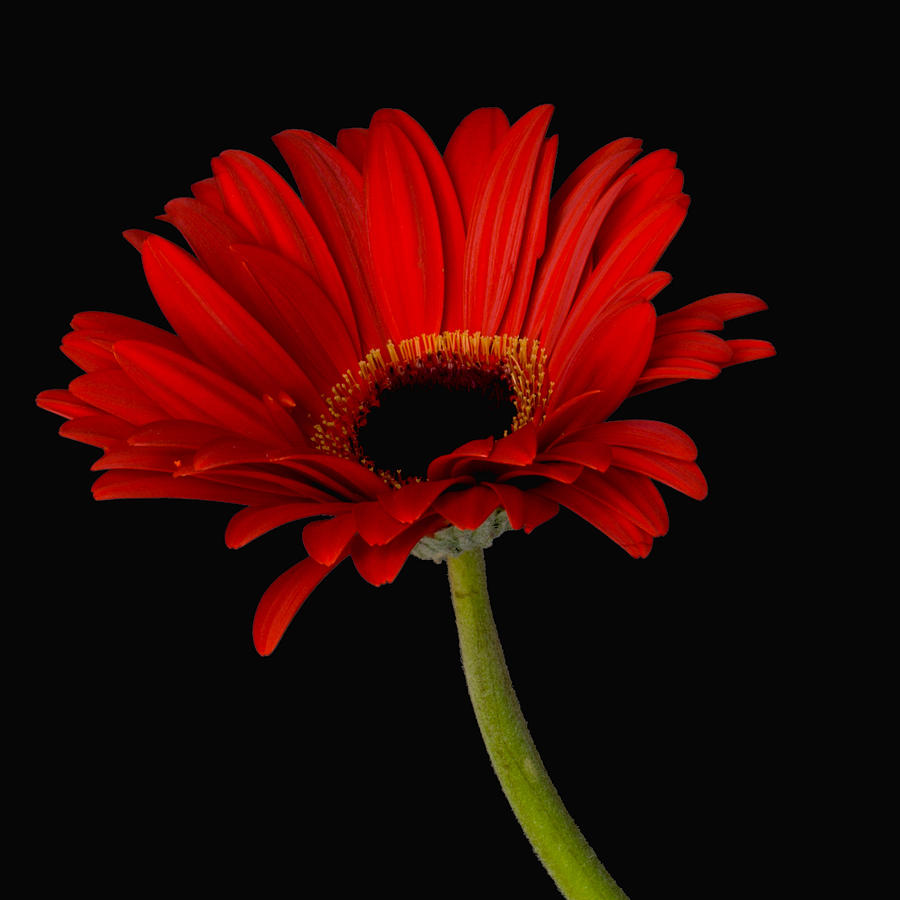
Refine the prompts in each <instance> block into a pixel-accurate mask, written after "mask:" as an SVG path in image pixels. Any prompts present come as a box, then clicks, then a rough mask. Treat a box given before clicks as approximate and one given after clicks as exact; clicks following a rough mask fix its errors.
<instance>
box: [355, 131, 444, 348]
mask: <svg viewBox="0 0 900 900" xmlns="http://www.w3.org/2000/svg"><path fill="white" fill-rule="evenodd" d="M364 175H365V197H366V222H367V225H368V238H369V247H370V248H371V252H372V268H373V271H374V275H375V285H376V286H377V289H378V301H379V306H380V308H381V311H382V316H383V317H384V318H385V319H386V320H387V324H388V328H389V329H390V333H391V337H392V338H393V340H394V341H395V342H399V341H401V340H403V339H404V338H407V337H411V336H413V335H418V334H424V333H433V332H436V331H438V330H440V326H441V319H442V317H443V309H444V255H443V249H442V246H441V233H440V224H439V220H438V215H437V208H436V207H435V202H434V196H433V194H432V192H431V185H430V184H429V182H428V177H427V175H426V174H425V168H424V166H423V165H422V161H421V160H420V158H419V155H418V153H417V152H416V149H415V147H414V146H413V144H412V142H411V141H410V140H409V138H407V137H406V135H405V134H404V133H403V131H402V130H401V129H400V128H399V127H397V126H396V125H394V124H392V123H391V122H389V121H385V120H384V119H383V118H382V119H379V118H377V117H376V118H375V119H373V121H372V127H371V128H370V129H369V139H368V143H367V146H366V164H365V168H364Z"/></svg>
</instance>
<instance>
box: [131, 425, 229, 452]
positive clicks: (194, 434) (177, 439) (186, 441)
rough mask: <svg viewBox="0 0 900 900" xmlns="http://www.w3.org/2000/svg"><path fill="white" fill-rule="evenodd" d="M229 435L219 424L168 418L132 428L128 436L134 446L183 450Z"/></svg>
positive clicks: (193, 448) (195, 448)
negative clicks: (135, 428)
mask: <svg viewBox="0 0 900 900" xmlns="http://www.w3.org/2000/svg"><path fill="white" fill-rule="evenodd" d="M228 436H229V432H228V431H226V430H225V429H224V428H220V427H219V426H217V425H208V424H206V423H205V422H191V421H188V420H181V419H167V420H166V421H164V422H152V423H151V424H149V425H146V426H144V427H143V428H138V429H137V430H132V433H131V434H130V435H129V436H128V443H129V444H131V445H132V446H134V447H178V448H181V449H183V450H198V449H199V448H200V447H203V446H204V445H206V444H211V443H212V442H213V441H217V440H219V438H223V437H228Z"/></svg>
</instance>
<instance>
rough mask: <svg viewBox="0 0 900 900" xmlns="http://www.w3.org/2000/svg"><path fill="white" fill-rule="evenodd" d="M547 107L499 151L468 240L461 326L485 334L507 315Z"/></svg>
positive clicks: (548, 114)
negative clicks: (489, 324)
mask: <svg viewBox="0 0 900 900" xmlns="http://www.w3.org/2000/svg"><path fill="white" fill-rule="evenodd" d="M552 114H553V108H552V107H551V106H539V107H537V108H536V109H533V110H532V111H531V112H529V113H526V114H525V115H524V116H522V118H521V119H519V121H518V122H516V124H515V125H513V127H512V128H511V129H510V130H509V132H508V133H507V135H506V136H505V138H504V139H503V142H502V143H501V144H500V146H499V147H498V148H497V150H496V152H495V154H494V157H493V159H492V162H491V171H490V174H489V176H488V177H487V178H486V180H485V181H483V182H482V185H481V188H480V189H479V193H478V197H477V198H476V200H475V205H474V207H473V211H472V218H471V221H470V222H469V228H468V233H467V235H466V259H465V279H464V294H463V324H464V326H465V327H467V328H469V329H471V330H476V331H478V330H480V331H484V326H485V322H486V321H488V320H489V321H498V322H499V321H501V320H502V318H503V314H504V313H505V312H506V305H507V301H508V299H509V296H510V292H511V290H512V286H513V281H514V279H515V274H516V266H517V263H518V261H519V249H520V246H521V243H522V235H523V232H524V228H525V221H526V216H527V212H528V202H529V198H530V196H531V191H532V188H533V186H534V174H535V169H536V167H537V162H538V159H539V157H540V154H541V148H542V147H543V141H544V134H545V132H546V131H547V126H548V125H549V124H550V117H551V115H552Z"/></svg>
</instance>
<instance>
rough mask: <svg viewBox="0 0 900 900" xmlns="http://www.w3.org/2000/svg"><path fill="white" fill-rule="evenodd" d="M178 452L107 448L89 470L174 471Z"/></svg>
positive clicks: (176, 465)
mask: <svg viewBox="0 0 900 900" xmlns="http://www.w3.org/2000/svg"><path fill="white" fill-rule="evenodd" d="M178 465H179V454H178V452H177V451H174V450H157V449H155V448H147V447H118V448H115V449H112V450H108V451H107V452H106V453H104V454H103V456H101V457H100V459H98V460H97V461H96V462H95V463H94V464H93V465H92V466H91V471H93V472H99V471H101V470H103V469H134V470H141V471H149V472H174V471H175V470H176V469H177V468H178Z"/></svg>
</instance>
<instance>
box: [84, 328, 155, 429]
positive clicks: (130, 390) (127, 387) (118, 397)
mask: <svg viewBox="0 0 900 900" xmlns="http://www.w3.org/2000/svg"><path fill="white" fill-rule="evenodd" d="M148 346H150V345H148ZM69 391H70V392H71V393H72V394H73V395H74V396H75V397H77V398H78V399H79V400H83V401H84V402H85V403H89V404H90V405H91V406H92V407H93V408H94V410H93V411H94V412H96V411H97V410H102V411H103V412H106V413H110V414H111V415H114V416H118V417H119V418H120V419H124V420H125V421H126V422H131V424H132V425H146V424H147V423H148V422H155V421H156V420H157V419H166V418H168V415H167V412H166V410H164V409H163V407H162V406H161V405H160V404H158V403H155V402H154V399H155V398H151V397H150V396H148V394H147V392H146V391H145V390H143V389H142V388H141V387H140V386H139V385H137V384H136V383H135V382H134V380H133V379H132V378H130V377H129V376H128V375H127V374H126V373H125V372H123V371H122V370H121V369H104V370H103V371H100V372H88V373H87V374H85V375H79V377H78V378H76V379H74V380H73V381H72V382H71V383H70V384H69Z"/></svg>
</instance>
